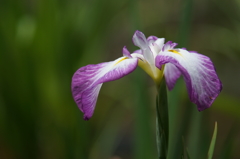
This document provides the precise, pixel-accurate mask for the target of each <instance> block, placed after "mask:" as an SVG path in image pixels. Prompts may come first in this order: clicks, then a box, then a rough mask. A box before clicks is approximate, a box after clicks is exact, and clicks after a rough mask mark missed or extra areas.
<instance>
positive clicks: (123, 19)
mask: <svg viewBox="0 0 240 159" xmlns="http://www.w3.org/2000/svg"><path fill="white" fill-rule="evenodd" d="M239 9H240V1H239V0H196V1H193V0H158V1H157V0H139V1H137V0H116V1H110V0H89V1H87V0H58V1H57V0H35V1H34V0H21V1H18V0H3V1H1V2H0V74H1V76H0V158H1V159H75V158H76V159H133V158H134V159H154V158H157V150H156V141H155V121H156V119H155V117H156V112H155V97H156V90H155V86H154V84H153V82H152V80H151V79H150V78H149V77H148V76H147V74H146V73H144V72H143V71H142V70H141V69H140V68H138V69H137V71H135V72H133V73H132V74H130V75H128V76H126V77H124V78H122V79H120V80H117V81H114V82H109V83H105V84H103V87H102V89H101V91H100V95H99V98H98V102H97V106H96V110H95V113H94V115H93V117H92V118H91V119H90V121H84V120H83V119H82V116H83V114H82V112H81V111H80V110H79V109H78V107H77V106H76V104H75V103H74V101H73V99H72V95H71V90H70V84H71V78H72V75H73V73H74V72H75V71H76V70H77V69H78V68H80V67H82V66H85V65H87V64H96V63H101V62H105V61H111V60H114V59H116V58H118V57H120V56H121V55H122V47H123V46H125V45H126V46H127V47H128V48H129V50H131V51H133V50H135V49H137V48H136V47H134V46H133V44H132V41H131V39H132V36H133V33H134V31H135V30H141V31H143V32H144V33H145V35H146V36H150V35H155V36H158V37H164V38H166V40H167V41H168V40H171V41H174V42H177V43H179V47H186V48H188V50H196V51H198V52H200V53H202V54H204V55H207V56H209V57H210V58H211V59H212V61H213V62H214V64H215V67H216V69H217V73H218V75H219V77H220V79H221V81H222V83H223V90H222V93H221V94H220V95H219V97H218V98H217V99H216V101H215V103H214V104H213V105H212V107H210V108H209V109H207V110H205V111H203V112H200V113H199V112H198V111H197V109H196V106H195V105H193V104H191V103H190V102H189V99H188V95H187V92H186V88H185V83H184V81H183V79H182V78H181V79H180V80H178V82H177V85H176V87H175V89H174V90H173V91H171V92H169V112H170V150H169V158H174V159H176V158H180V155H181V152H182V141H181V140H182V136H183V137H184V140H185V146H186V147H187V148H188V151H189V154H190V156H191V157H192V158H193V159H202V158H205V157H206V155H207V150H208V147H209V144H210V140H211V135H212V133H213V128H214V122H215V121H217V122H218V136H217V142H216V147H215V152H214V158H220V159H228V158H231V159H237V158H239V156H240V152H239V147H240V135H239V128H240V127H239V125H240V107H239V106H240V85H239V81H240V45H239V40H240V12H239Z"/></svg>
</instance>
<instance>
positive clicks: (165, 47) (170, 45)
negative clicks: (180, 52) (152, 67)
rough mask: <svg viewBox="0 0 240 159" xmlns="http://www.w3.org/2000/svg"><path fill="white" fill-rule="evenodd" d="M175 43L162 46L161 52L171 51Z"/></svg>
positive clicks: (169, 42)
mask: <svg viewBox="0 0 240 159" xmlns="http://www.w3.org/2000/svg"><path fill="white" fill-rule="evenodd" d="M177 45H178V44H177V43H173V42H172V41H168V42H166V44H165V45H164V46H163V48H162V51H167V50H172V49H174V47H175V46H177Z"/></svg>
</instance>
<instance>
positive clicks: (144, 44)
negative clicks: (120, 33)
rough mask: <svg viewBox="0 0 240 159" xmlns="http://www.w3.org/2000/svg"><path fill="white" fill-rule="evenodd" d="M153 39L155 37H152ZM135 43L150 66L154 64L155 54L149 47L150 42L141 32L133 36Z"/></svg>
mask: <svg viewBox="0 0 240 159" xmlns="http://www.w3.org/2000/svg"><path fill="white" fill-rule="evenodd" d="M152 38H153V37H152ZM133 43H134V45H136V46H138V47H139V48H141V50H142V54H143V56H144V58H145V60H146V61H147V62H148V63H149V64H154V57H153V53H152V51H151V50H150V47H149V45H148V41H147V39H146V37H145V35H144V34H143V33H142V32H140V31H136V32H135V33H134V35H133Z"/></svg>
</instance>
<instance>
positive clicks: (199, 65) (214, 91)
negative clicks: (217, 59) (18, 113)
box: [71, 31, 222, 120]
mask: <svg viewBox="0 0 240 159" xmlns="http://www.w3.org/2000/svg"><path fill="white" fill-rule="evenodd" d="M132 40H133V43H134V45H136V46H138V47H139V48H140V50H136V51H134V52H133V53H130V52H129V51H128V50H127V48H126V47H123V56H122V57H120V58H118V59H116V60H114V61H110V62H104V63H99V64H93V65H87V66H84V67H81V68H79V69H78V70H77V71H76V72H75V73H74V75H73V77H72V86H71V88H72V94H73V98H74V100H75V102H76V104H77V105H78V107H79V109H80V110H81V111H82V112H83V113H84V120H89V119H90V118H91V117H92V115H93V112H94V109H95V106H96V102H97V98H98V94H99V91H100V89H101V87H102V84H103V83H104V82H109V81H114V80H117V79H119V78H122V77H124V76H126V75H128V74H129V73H131V72H133V71H134V70H135V69H136V67H137V66H140V67H141V68H142V69H143V70H144V71H145V72H146V73H147V74H148V75H149V76H150V77H151V78H152V79H153V80H154V82H155V83H156V85H157V86H158V85H159V83H160V81H161V79H162V78H163V77H164V78H165V80H166V84H167V87H168V89H169V90H172V89H173V87H174V85H175V83H176V81H177V79H178V78H179V77H180V75H183V78H184V81H185V83H186V86H187V91H188V95H189V98H190V100H191V101H192V102H193V103H195V104H196V105H197V108H198V110H199V111H202V110H204V109H206V108H208V107H210V106H211V104H212V103H213V101H214V100H215V99H216V97H217V96H218V94H219V93H220V91H221V89H222V84H221V81H220V80H219V78H218V76H217V74H216V71H215V68H214V65H213V63H212V61H211V60H210V58H209V57H207V56H204V55H202V54H199V53H197V52H195V51H187V50H186V49H185V48H175V47H176V46H177V43H173V42H171V41H168V42H166V43H165V44H164V41H165V39H164V38H157V37H156V36H149V37H148V38H146V37H145V35H144V34H143V33H142V32H140V31H136V32H135V33H134V35H133V39H132Z"/></svg>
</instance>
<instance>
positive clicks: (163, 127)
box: [156, 79, 169, 159]
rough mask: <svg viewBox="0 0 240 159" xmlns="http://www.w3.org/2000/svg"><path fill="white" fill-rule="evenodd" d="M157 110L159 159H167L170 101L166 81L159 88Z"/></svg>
mask: <svg viewBox="0 0 240 159" xmlns="http://www.w3.org/2000/svg"><path fill="white" fill-rule="evenodd" d="M156 110H157V148H158V156H159V159H166V158H167V154H168V134H169V128H168V125H169V124H168V100H167V89H166V83H165V79H163V80H162V81H161V83H160V85H159V88H158V95H157V101H156Z"/></svg>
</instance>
